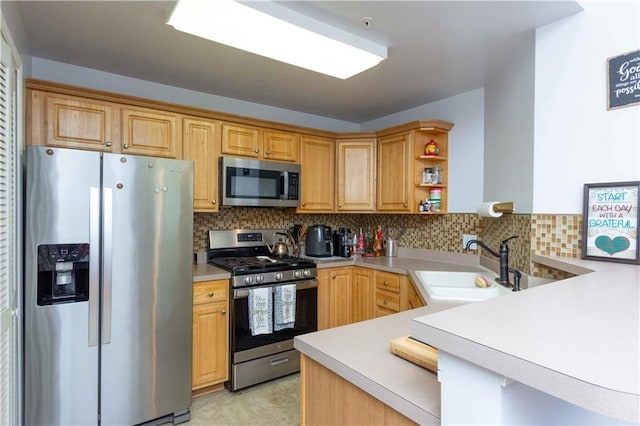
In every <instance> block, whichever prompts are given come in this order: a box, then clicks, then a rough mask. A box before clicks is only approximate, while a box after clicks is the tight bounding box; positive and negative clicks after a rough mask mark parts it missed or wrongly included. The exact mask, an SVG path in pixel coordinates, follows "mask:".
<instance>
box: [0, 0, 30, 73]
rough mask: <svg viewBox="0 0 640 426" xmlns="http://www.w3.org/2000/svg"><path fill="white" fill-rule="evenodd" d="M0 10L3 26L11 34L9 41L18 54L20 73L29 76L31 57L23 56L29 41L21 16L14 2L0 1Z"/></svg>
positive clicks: (27, 49)
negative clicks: (20, 63)
mask: <svg viewBox="0 0 640 426" xmlns="http://www.w3.org/2000/svg"><path fill="white" fill-rule="evenodd" d="M0 10H1V11H2V18H3V25H6V26H7V28H8V29H9V31H8V32H9V33H10V34H11V39H12V41H13V43H14V44H15V47H16V49H17V50H18V53H19V54H20V60H21V62H22V72H23V73H24V75H29V74H30V73H31V57H30V56H28V55H25V52H28V51H29V50H30V49H29V39H28V38H27V33H26V31H25V29H24V26H23V25H22V16H21V15H20V11H19V10H18V4H17V3H16V2H3V1H0Z"/></svg>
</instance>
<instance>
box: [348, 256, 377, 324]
mask: <svg viewBox="0 0 640 426" xmlns="http://www.w3.org/2000/svg"><path fill="white" fill-rule="evenodd" d="M351 289H352V290H351V322H358V321H366V320H368V319H371V318H375V311H374V305H375V280H374V271H373V270H371V269H367V268H359V267H354V268H353V282H352V285H351Z"/></svg>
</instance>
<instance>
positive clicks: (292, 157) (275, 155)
mask: <svg viewBox="0 0 640 426" xmlns="http://www.w3.org/2000/svg"><path fill="white" fill-rule="evenodd" d="M263 142H264V143H263V151H264V152H263V153H262V156H263V157H264V158H265V159H266V160H278V161H290V162H292V163H297V162H298V159H299V157H300V156H299V155H298V152H299V151H300V136H299V135H297V134H295V133H286V132H276V131H273V130H265V131H264V136H263Z"/></svg>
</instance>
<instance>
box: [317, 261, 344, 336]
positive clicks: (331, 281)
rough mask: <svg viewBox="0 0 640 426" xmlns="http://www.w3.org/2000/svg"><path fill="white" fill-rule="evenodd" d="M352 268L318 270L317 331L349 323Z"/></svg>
mask: <svg viewBox="0 0 640 426" xmlns="http://www.w3.org/2000/svg"><path fill="white" fill-rule="evenodd" d="M351 274H352V268H351V267H350V266H348V267H340V268H327V269H320V270H318V330H324V329H326V328H332V327H338V326H340V325H346V324H350V323H351V282H352V276H351Z"/></svg>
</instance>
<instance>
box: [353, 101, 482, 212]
mask: <svg viewBox="0 0 640 426" xmlns="http://www.w3.org/2000/svg"><path fill="white" fill-rule="evenodd" d="M484 96H485V92H484V89H477V90H472V91H470V92H466V93H462V94H460V95H456V96H452V97H449V98H446V99H442V100H440V101H437V102H432V103H429V104H425V105H422V106H419V107H416V108H411V109H408V110H405V111H400V112H398V113H395V114H391V115H388V116H385V117H381V118H378V119H376V120H371V121H367V122H364V123H362V125H361V130H362V131H374V130H378V129H383V128H385V127H391V126H395V125H398V124H402V123H406V122H408V121H413V120H421V119H427V120H428V119H440V120H446V121H451V122H453V123H454V124H455V125H454V127H453V129H451V132H450V133H449V187H448V189H449V206H448V208H449V212H451V213H470V212H472V213H475V211H476V208H477V207H478V204H480V203H481V202H482V181H483V175H484V170H485V169H484V164H483V146H484V139H483V134H484V126H485V124H484Z"/></svg>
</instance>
